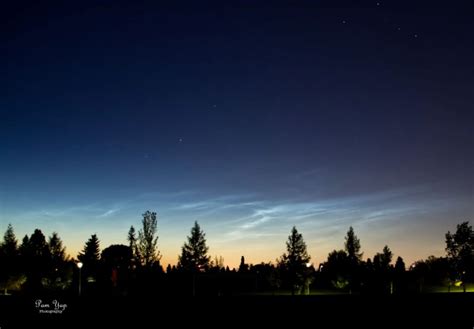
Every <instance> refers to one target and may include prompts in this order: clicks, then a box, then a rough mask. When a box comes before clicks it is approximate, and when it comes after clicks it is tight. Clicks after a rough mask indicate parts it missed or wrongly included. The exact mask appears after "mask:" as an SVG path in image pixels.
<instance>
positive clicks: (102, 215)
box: [97, 208, 120, 218]
mask: <svg viewBox="0 0 474 329" xmlns="http://www.w3.org/2000/svg"><path fill="white" fill-rule="evenodd" d="M119 210H120V209H118V208H117V209H109V210H107V211H106V212H104V213H102V214H100V215H98V216H97V217H98V218H104V217H109V216H111V215H113V214H115V213H116V212H117V211H119Z"/></svg>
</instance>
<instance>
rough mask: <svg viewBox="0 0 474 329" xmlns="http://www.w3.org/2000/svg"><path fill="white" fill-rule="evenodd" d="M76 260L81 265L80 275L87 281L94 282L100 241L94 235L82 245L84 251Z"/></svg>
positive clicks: (97, 266)
mask: <svg viewBox="0 0 474 329" xmlns="http://www.w3.org/2000/svg"><path fill="white" fill-rule="evenodd" d="M77 258H78V259H79V260H80V261H81V262H82V263H83V265H84V266H83V268H82V275H83V276H84V277H85V278H86V279H87V281H88V282H89V281H92V282H93V281H95V279H96V278H97V272H98V268H99V260H100V241H99V238H98V237H97V235H96V234H92V235H91V237H90V238H89V240H87V242H86V243H85V245H84V249H83V250H82V252H80V253H79V255H78V256H77Z"/></svg>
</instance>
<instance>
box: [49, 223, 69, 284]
mask: <svg viewBox="0 0 474 329" xmlns="http://www.w3.org/2000/svg"><path fill="white" fill-rule="evenodd" d="M48 246H49V251H50V255H51V269H50V275H49V279H50V282H49V284H50V285H51V286H52V287H53V288H62V289H64V288H66V286H67V282H65V281H66V262H67V259H66V248H65V247H64V246H63V242H62V240H61V238H60V237H59V235H58V233H56V232H53V234H52V235H51V236H50V237H49V241H48Z"/></svg>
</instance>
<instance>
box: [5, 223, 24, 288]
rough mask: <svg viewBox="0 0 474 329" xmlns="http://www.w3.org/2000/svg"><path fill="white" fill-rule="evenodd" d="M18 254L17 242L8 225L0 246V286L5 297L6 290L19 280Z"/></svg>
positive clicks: (10, 226)
mask: <svg viewBox="0 0 474 329" xmlns="http://www.w3.org/2000/svg"><path fill="white" fill-rule="evenodd" d="M18 254H19V251H18V241H17V239H16V236H15V232H14V231H13V227H12V225H11V224H8V227H7V230H6V231H5V234H4V236H3V242H2V243H1V244H0V269H1V270H0V285H1V286H2V287H3V290H4V294H5V295H6V294H8V289H10V288H11V287H12V286H15V283H16V282H17V281H18V280H19V278H18V275H19V270H20V269H19V265H20V264H19V258H18Z"/></svg>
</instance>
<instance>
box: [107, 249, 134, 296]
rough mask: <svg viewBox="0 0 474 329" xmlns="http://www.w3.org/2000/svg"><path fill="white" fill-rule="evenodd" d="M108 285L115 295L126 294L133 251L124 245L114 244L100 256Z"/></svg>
mask: <svg viewBox="0 0 474 329" xmlns="http://www.w3.org/2000/svg"><path fill="white" fill-rule="evenodd" d="M100 260H101V263H102V267H103V270H104V275H105V278H104V279H105V280H106V282H107V285H108V286H109V287H111V288H112V289H113V290H114V292H115V293H118V294H122V295H123V294H126V293H127V288H128V287H127V284H128V280H129V268H130V264H131V261H132V249H131V248H130V247H129V246H125V245H123V244H114V245H111V246H109V247H107V248H105V249H104V250H103V251H102V254H101V256H100Z"/></svg>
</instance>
